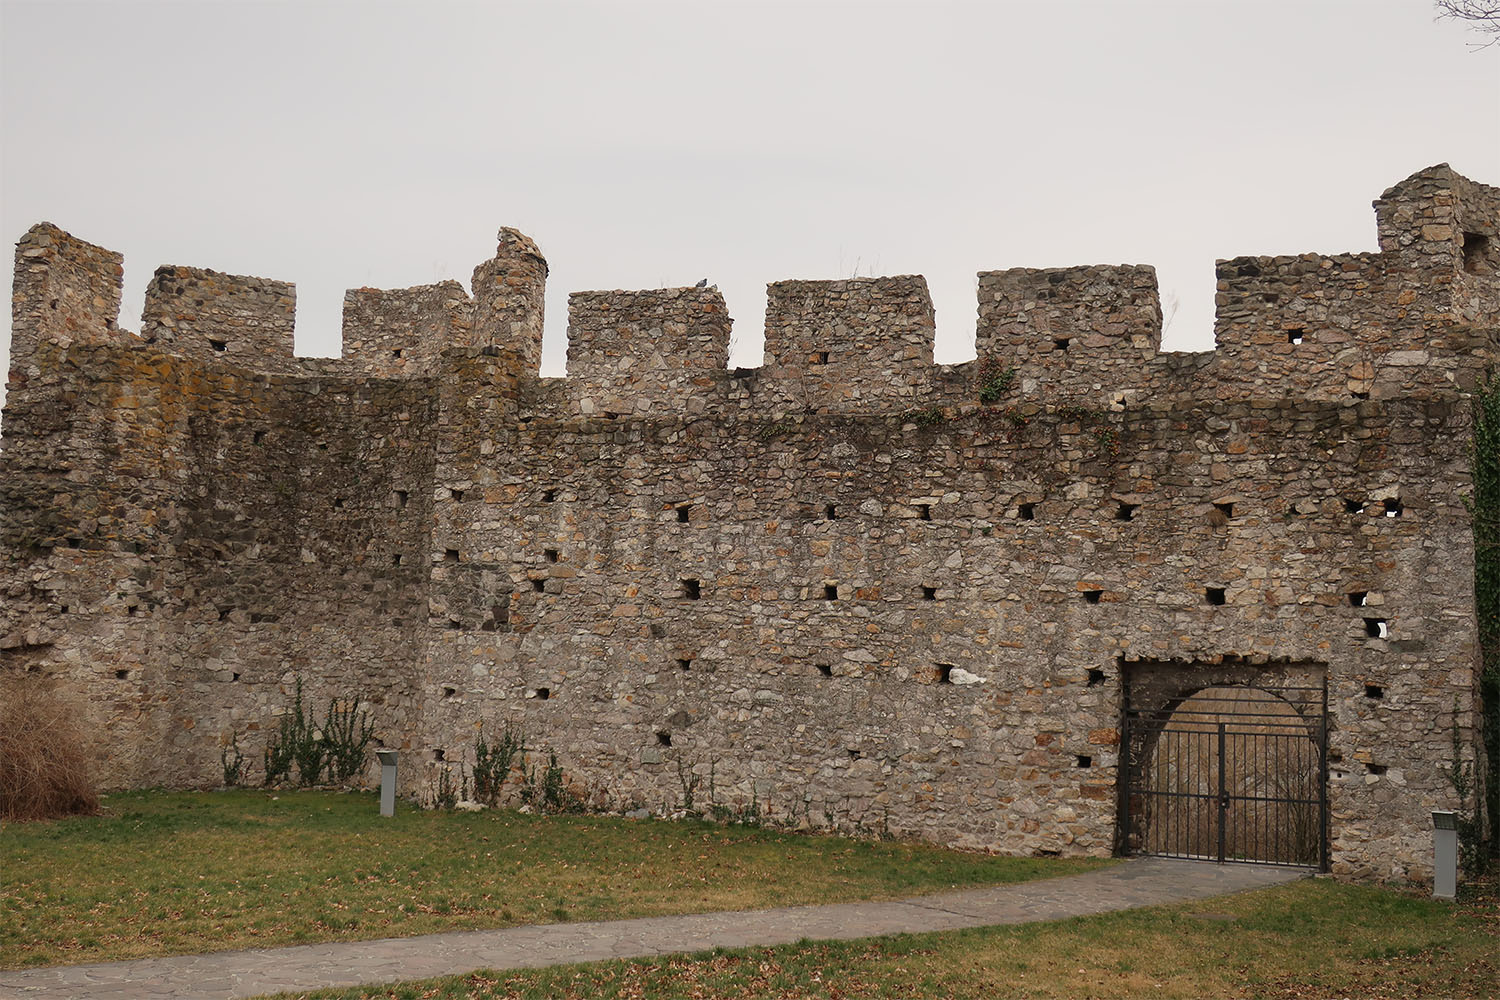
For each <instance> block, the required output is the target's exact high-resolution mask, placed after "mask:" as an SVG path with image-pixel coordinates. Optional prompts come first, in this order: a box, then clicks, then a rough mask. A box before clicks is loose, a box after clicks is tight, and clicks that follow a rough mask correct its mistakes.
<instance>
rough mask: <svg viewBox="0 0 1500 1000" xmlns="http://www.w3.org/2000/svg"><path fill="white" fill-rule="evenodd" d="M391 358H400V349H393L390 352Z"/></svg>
mask: <svg viewBox="0 0 1500 1000" xmlns="http://www.w3.org/2000/svg"><path fill="white" fill-rule="evenodd" d="M391 357H393V358H400V357H401V348H399V347H397V348H395V349H393V350H392V351H391Z"/></svg>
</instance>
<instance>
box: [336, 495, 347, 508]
mask: <svg viewBox="0 0 1500 1000" xmlns="http://www.w3.org/2000/svg"><path fill="white" fill-rule="evenodd" d="M347 502H348V501H346V500H345V499H344V498H343V497H334V498H333V509H334V510H340V509H342V508H343V506H344V504H345V503H347Z"/></svg>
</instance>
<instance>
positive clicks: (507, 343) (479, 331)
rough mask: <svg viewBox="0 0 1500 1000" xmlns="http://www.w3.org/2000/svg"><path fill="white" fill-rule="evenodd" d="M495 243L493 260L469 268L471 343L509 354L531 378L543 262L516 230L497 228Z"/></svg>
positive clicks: (538, 353) (537, 356)
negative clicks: (513, 355) (471, 278)
mask: <svg viewBox="0 0 1500 1000" xmlns="http://www.w3.org/2000/svg"><path fill="white" fill-rule="evenodd" d="M498 239H499V245H498V246H497V247H496V249H495V256H494V257H493V258H492V259H491V260H487V261H485V262H484V263H483V264H480V265H479V266H478V267H476V268H475V269H474V277H473V280H472V282H471V284H470V287H472V288H473V290H474V318H473V321H472V323H471V325H470V337H471V340H470V343H471V344H472V345H473V346H476V347H500V348H504V349H506V350H510V351H514V352H515V353H516V355H517V357H519V358H520V360H521V367H522V370H523V371H524V372H526V373H528V374H531V375H536V374H537V372H538V371H539V370H540V369H541V364H542V319H543V315H544V312H545V305H546V298H545V294H546V288H547V259H546V258H545V257H543V256H542V253H541V251H540V250H538V249H537V245H536V243H535V242H534V241H532V239H531V238H530V237H528V236H525V235H524V234H522V233H521V232H519V231H518V230H515V229H511V228H510V227H508V226H507V227H505V228H502V229H501V230H500V234H499V237H498Z"/></svg>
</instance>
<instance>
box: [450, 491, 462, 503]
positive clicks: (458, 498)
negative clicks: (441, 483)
mask: <svg viewBox="0 0 1500 1000" xmlns="http://www.w3.org/2000/svg"><path fill="white" fill-rule="evenodd" d="M448 492H449V493H451V494H453V502H454V503H463V502H464V491H463V490H449V491H448Z"/></svg>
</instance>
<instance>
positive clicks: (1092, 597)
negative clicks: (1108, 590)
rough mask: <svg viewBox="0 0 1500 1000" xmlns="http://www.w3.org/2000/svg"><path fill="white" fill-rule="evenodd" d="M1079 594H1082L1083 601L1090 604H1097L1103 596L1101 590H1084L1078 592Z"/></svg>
mask: <svg viewBox="0 0 1500 1000" xmlns="http://www.w3.org/2000/svg"><path fill="white" fill-rule="evenodd" d="M1080 593H1082V594H1083V599H1084V600H1085V601H1088V602H1089V603H1090V604H1098V603H1099V599H1100V598H1101V597H1103V596H1104V591H1102V590H1084V591H1080Z"/></svg>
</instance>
